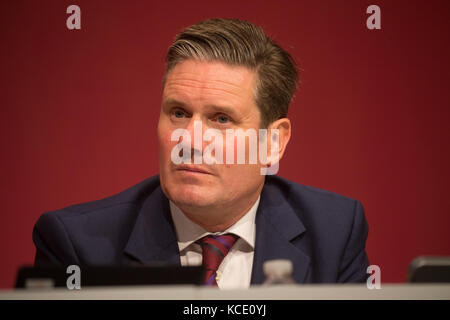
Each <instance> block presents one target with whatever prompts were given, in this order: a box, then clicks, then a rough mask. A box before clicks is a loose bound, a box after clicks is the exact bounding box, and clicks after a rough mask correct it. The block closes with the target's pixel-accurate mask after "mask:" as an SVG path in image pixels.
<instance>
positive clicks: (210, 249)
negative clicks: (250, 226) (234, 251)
mask: <svg viewBox="0 0 450 320" xmlns="http://www.w3.org/2000/svg"><path fill="white" fill-rule="evenodd" d="M237 239H238V236H236V235H234V234H223V235H220V236H215V235H209V236H206V237H203V238H201V239H200V240H198V241H197V243H198V244H200V245H201V247H202V257H203V266H204V268H205V271H206V272H205V278H204V284H205V285H207V286H217V281H216V276H217V269H218V268H219V266H220V264H221V263H222V260H223V259H224V258H225V256H226V255H227V254H228V252H229V251H230V249H231V247H232V246H233V245H234V243H235V242H236V240H237Z"/></svg>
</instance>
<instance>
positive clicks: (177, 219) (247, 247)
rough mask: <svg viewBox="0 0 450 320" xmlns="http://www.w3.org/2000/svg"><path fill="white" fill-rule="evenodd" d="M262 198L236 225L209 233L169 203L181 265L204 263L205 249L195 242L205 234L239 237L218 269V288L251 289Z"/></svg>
mask: <svg viewBox="0 0 450 320" xmlns="http://www.w3.org/2000/svg"><path fill="white" fill-rule="evenodd" d="M259 200H260V197H258V199H257V200H256V202H255V204H254V205H253V207H252V208H251V209H250V210H249V211H248V212H247V213H246V214H245V215H244V216H243V217H242V218H241V219H240V220H238V221H237V222H236V223H235V224H233V225H232V226H231V227H229V228H228V229H227V230H225V231H223V232H216V233H212V232H208V231H206V230H205V229H203V228H202V227H200V226H199V225H197V224H195V223H194V222H192V221H191V220H189V218H187V217H186V216H185V215H184V213H183V212H182V211H181V210H180V209H179V208H178V207H177V206H176V205H175V204H174V203H173V202H172V201H170V213H171V215H172V219H173V222H174V224H175V230H176V233H177V239H178V248H179V250H180V260H181V265H182V266H197V265H201V264H202V248H201V247H200V245H199V244H197V243H195V241H197V240H199V239H201V238H203V237H204V236H206V235H210V234H214V235H221V234H225V233H232V234H235V235H237V236H239V239H238V240H237V241H236V243H235V244H234V246H233V247H232V248H231V250H230V251H229V252H228V254H227V255H226V256H225V258H224V259H223V261H222V263H221V264H220V266H219V269H218V270H217V277H216V280H217V285H218V286H219V288H220V289H243V288H248V287H249V286H250V279H251V275H252V266H253V253H254V249H255V217H256V210H257V209H258V205H259Z"/></svg>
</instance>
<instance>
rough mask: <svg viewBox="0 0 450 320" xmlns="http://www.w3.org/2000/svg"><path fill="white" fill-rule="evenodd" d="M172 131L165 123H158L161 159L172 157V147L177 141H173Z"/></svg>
mask: <svg viewBox="0 0 450 320" xmlns="http://www.w3.org/2000/svg"><path fill="white" fill-rule="evenodd" d="M171 135H172V131H171V130H170V129H168V128H167V127H164V126H163V125H158V145H159V153H160V154H159V156H160V158H161V159H167V158H170V153H171V151H172V148H173V147H174V146H175V145H176V142H175V141H171V139H170V137H171Z"/></svg>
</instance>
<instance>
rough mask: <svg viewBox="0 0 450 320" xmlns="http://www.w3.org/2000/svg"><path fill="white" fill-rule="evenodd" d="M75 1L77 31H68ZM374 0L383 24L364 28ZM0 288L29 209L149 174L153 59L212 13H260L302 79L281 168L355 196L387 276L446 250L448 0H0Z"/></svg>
mask: <svg viewBox="0 0 450 320" xmlns="http://www.w3.org/2000/svg"><path fill="white" fill-rule="evenodd" d="M70 4H77V5H79V6H80V7H81V12H82V29H81V30H79V31H69V30H67V28H66V18H67V16H68V15H67V14H66V8H67V6H69V5H70ZM370 4H378V5H379V6H380V7H381V19H382V29H381V30H379V31H370V30H368V29H367V28H366V25H365V21H366V18H367V14H366V13H365V11H366V8H367V6H368V5H370ZM0 6H1V8H0V15H1V19H0V26H1V28H0V41H1V52H0V54H1V76H0V77H1V79H0V86H1V87H0V88H1V89H0V90H1V95H0V103H1V118H0V124H1V125H0V130H1V134H0V147H1V150H2V157H1V158H0V165H1V168H2V175H1V177H2V179H1V188H2V190H1V201H0V206H1V207H0V257H1V267H0V287H11V286H12V285H13V282H14V278H15V273H16V269H17V267H19V266H20V265H22V264H30V263H32V262H33V257H34V247H33V243H32V240H31V232H32V227H33V225H34V223H35V221H36V220H37V218H38V217H39V215H40V214H41V213H42V212H44V211H48V210H53V209H58V208H61V207H64V206H67V205H70V204H74V203H78V202H83V201H88V200H93V199H98V198H101V197H105V196H108V195H111V194H114V193H117V192H119V191H121V190H123V189H125V188H127V187H128V186H131V185H133V184H135V183H137V182H139V181H141V180H143V179H145V178H146V177H148V176H151V175H154V174H156V173H157V172H158V164H157V148H156V143H157V141H156V124H157V120H158V112H159V106H160V91H161V76H162V73H163V59H164V55H165V52H166V49H167V47H168V45H169V44H170V42H171V40H172V39H173V37H174V35H175V34H176V33H177V32H178V31H179V30H180V29H181V28H183V27H185V26H187V25H190V24H192V23H195V22H197V21H199V20H201V19H204V18H210V17H218V16H220V17H238V18H242V19H248V20H250V21H252V22H255V23H257V24H260V25H262V26H263V27H264V29H265V30H266V31H267V32H268V33H269V34H271V35H272V36H274V38H275V39H276V40H277V41H278V42H280V43H281V44H282V45H283V46H284V47H286V48H287V49H288V50H290V51H291V52H292V54H293V55H294V57H295V58H296V60H297V61H298V63H299V65H300V67H301V69H302V73H301V75H302V84H301V87H300V90H299V91H298V93H297V97H296V100H295V103H294V104H293V106H292V109H291V111H290V118H291V119H292V122H293V131H294V132H293V139H292V140H291V142H290V145H289V148H288V152H287V155H286V157H285V159H283V161H282V163H281V166H280V172H279V174H280V175H281V176H284V177H288V178H289V179H291V180H294V181H297V182H300V183H303V184H307V185H313V186H317V187H320V188H325V189H329V190H332V191H335V192H338V193H341V194H344V195H348V196H351V197H354V198H356V199H359V200H361V201H362V202H363V204H364V206H365V209H366V215H367V219H368V221H369V225H370V232H369V239H368V243H367V250H368V254H369V258H370V261H371V263H372V264H377V265H379V266H380V267H381V271H382V278H381V280H382V282H403V281H405V280H406V272H407V267H408V264H409V262H410V261H411V259H413V258H414V257H416V256H418V255H424V254H428V255H432V254H436V255H450V235H449V233H448V227H449V222H450V218H449V211H450V210H449V209H450V206H449V203H450V201H449V196H448V194H447V193H448V188H447V184H448V180H449V178H450V175H449V163H450V159H449V158H450V157H449V148H448V145H449V138H450V134H449V131H450V130H449V124H448V120H449V100H450V99H449V97H450V94H449V83H450V81H449V80H450V79H449V77H450V68H449V58H450V46H449V41H448V34H449V31H450V28H449V24H450V13H449V12H450V10H449V2H448V1H445V0H444V1H333V0H330V1H312V0H311V1H282V0H277V1H259V0H258V1H241V0H239V1H220V2H219V1H178V0H177V1H157V2H155V3H151V1H126V0H120V1H110V0H108V1H106V0H105V1H100V0H96V1H81V0H71V1H64V0H55V1H12V0H11V1H2V4H1V5H0Z"/></svg>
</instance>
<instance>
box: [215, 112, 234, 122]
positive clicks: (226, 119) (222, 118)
mask: <svg viewBox="0 0 450 320" xmlns="http://www.w3.org/2000/svg"><path fill="white" fill-rule="evenodd" d="M230 121H231V119H230V118H229V117H227V116H225V115H223V114H222V115H219V116H217V122H219V123H222V124H225V123H228V122H230Z"/></svg>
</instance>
